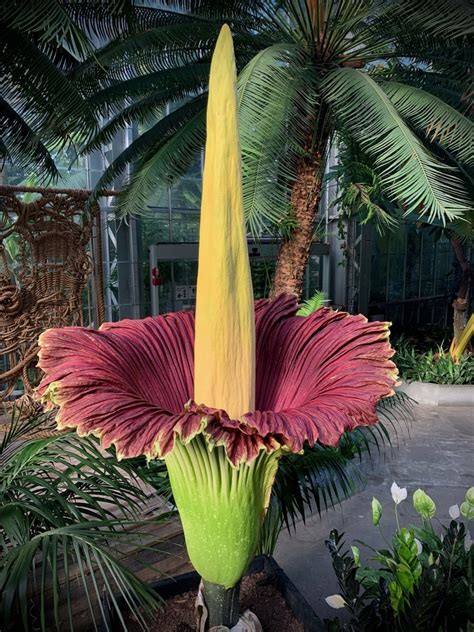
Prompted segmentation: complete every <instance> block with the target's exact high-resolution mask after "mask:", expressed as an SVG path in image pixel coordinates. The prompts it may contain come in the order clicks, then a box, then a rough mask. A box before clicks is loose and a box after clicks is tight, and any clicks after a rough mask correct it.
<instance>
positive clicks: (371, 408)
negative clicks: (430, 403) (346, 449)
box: [244, 296, 397, 451]
mask: <svg viewBox="0 0 474 632" xmlns="http://www.w3.org/2000/svg"><path fill="white" fill-rule="evenodd" d="M296 310H297V305H296V300H295V299H293V298H291V297H284V296H282V297H279V298H278V299H277V300H275V301H273V302H268V301H261V302H259V304H258V305H257V308H256V322H257V331H256V334H257V383H256V397H257V400H256V408H257V410H256V411H255V412H254V413H249V414H247V415H245V416H244V420H245V422H246V423H248V424H249V425H250V426H253V427H254V428H256V429H257V431H258V433H259V434H260V435H262V436H263V437H265V436H267V434H270V433H271V434H273V435H275V436H278V437H279V439H280V440H282V441H283V443H284V445H285V446H286V447H287V448H289V449H290V450H292V451H299V450H301V449H302V448H303V444H304V442H305V441H307V442H308V443H309V444H314V443H315V442H316V441H320V442H321V443H324V444H326V445H336V444H337V442H338V441H339V439H340V437H341V435H342V434H343V433H344V431H346V430H351V429H353V428H355V427H356V426H361V425H370V424H374V423H376V421H377V415H376V406H377V403H378V401H379V400H380V399H381V398H382V397H386V396H388V395H391V394H392V393H393V387H394V385H395V383H396V374H397V372H396V368H395V365H394V364H393V362H391V361H390V357H391V356H392V355H393V350H392V349H391V347H390V344H389V342H388V324H387V323H381V322H373V323H369V322H367V319H366V318H365V317H364V316H361V315H358V316H350V315H348V314H346V313H344V312H335V311H332V310H330V309H326V308H323V309H320V310H318V311H316V312H315V313H313V314H312V315H311V316H306V317H302V316H295V313H296Z"/></svg>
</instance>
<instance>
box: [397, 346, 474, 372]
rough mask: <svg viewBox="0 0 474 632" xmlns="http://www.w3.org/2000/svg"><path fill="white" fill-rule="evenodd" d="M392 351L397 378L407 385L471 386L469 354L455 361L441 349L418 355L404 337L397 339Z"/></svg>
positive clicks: (472, 368)
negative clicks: (394, 352)
mask: <svg viewBox="0 0 474 632" xmlns="http://www.w3.org/2000/svg"><path fill="white" fill-rule="evenodd" d="M395 349H396V354H395V361H396V363H397V367H398V370H399V372H400V377H401V378H402V379H403V380H406V381H407V382H432V383H434V384H472V383H474V357H472V356H470V355H465V356H463V355H461V356H460V357H459V359H453V357H452V356H451V354H450V353H449V352H447V351H445V350H444V349H443V347H442V346H439V347H438V349H436V350H435V351H433V350H428V351H424V352H419V351H417V349H416V348H415V347H414V346H413V345H412V344H411V343H410V341H409V340H407V339H405V338H404V337H400V338H399V339H398V340H397V342H396V344H395Z"/></svg>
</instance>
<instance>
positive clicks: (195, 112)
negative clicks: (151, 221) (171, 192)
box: [95, 94, 207, 212]
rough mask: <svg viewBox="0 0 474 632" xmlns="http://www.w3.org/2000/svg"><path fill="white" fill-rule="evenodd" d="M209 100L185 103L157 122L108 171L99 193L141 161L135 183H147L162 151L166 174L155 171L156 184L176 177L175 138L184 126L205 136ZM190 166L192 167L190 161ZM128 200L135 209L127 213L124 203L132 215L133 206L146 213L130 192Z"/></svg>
mask: <svg viewBox="0 0 474 632" xmlns="http://www.w3.org/2000/svg"><path fill="white" fill-rule="evenodd" d="M206 98H207V94H202V95H199V96H198V97H195V98H194V99H191V100H190V101H188V102H186V103H184V104H183V105H181V107H179V108H177V109H176V110H174V111H173V112H171V113H170V114H169V115H168V116H166V117H165V118H163V119H161V120H160V121H158V122H157V123H155V125H153V127H151V128H150V129H149V130H148V131H146V132H144V133H143V134H142V135H141V136H139V137H138V138H137V139H136V140H134V141H133V142H132V143H131V144H130V145H129V146H128V147H127V149H125V150H124V151H123V152H122V153H121V154H119V156H117V158H116V159H115V160H114V161H113V162H112V163H111V164H110V165H109V166H108V167H107V169H106V170H105V171H104V173H103V174H102V176H101V178H100V179H99V181H98V183H97V185H96V187H95V194H96V195H98V194H99V193H100V191H101V190H102V189H104V188H106V187H107V186H108V185H110V184H111V183H112V182H113V181H114V179H115V178H116V177H117V176H119V175H120V174H122V173H123V172H124V171H125V169H126V168H127V166H128V165H130V164H131V163H133V162H134V161H137V160H138V161H139V163H138V164H137V165H136V167H135V170H134V174H133V181H136V180H137V179H138V178H143V180H144V181H145V179H146V178H147V177H148V176H149V174H150V171H151V169H150V167H151V165H150V164H148V161H149V160H150V159H153V158H156V160H158V159H159V154H158V152H159V150H160V149H163V151H164V157H165V158H166V159H167V162H166V167H165V170H164V171H163V172H160V171H156V170H154V171H153V174H152V175H153V177H155V178H157V180H156V181H155V183H156V185H158V184H159V180H160V178H161V181H162V182H167V181H168V179H170V178H171V177H172V176H173V175H176V172H177V169H178V168H179V165H178V163H177V161H175V158H174V157H173V145H174V143H173V137H174V135H175V134H178V133H179V132H180V131H181V129H182V127H184V126H187V125H189V128H188V129H189V130H191V131H193V132H194V133H199V129H201V132H200V133H201V135H203V122H204V107H205V103H206ZM199 122H200V123H199ZM189 133H190V132H188V134H187V136H186V133H185V132H183V134H182V135H181V136H180V137H181V138H182V137H183V136H184V137H185V138H186V137H187V139H189ZM180 137H178V140H177V141H176V146H178V143H179V139H180ZM202 142H203V136H202V137H201V143H202ZM181 154H182V156H183V157H184V158H185V159H186V155H185V149H184V147H182V150H181ZM193 157H194V156H191V152H189V155H188V157H187V158H188V159H189V160H190V161H192V159H193ZM186 164H187V165H189V164H190V162H187V163H186ZM130 186H133V183H132V182H130ZM128 191H130V189H128ZM148 192H149V191H148ZM139 193H140V192H139ZM142 197H143V196H141V197H140V202H141V199H142ZM127 199H128V201H129V202H130V204H131V206H130V211H127V209H126V207H125V204H122V209H123V210H124V211H125V212H131V209H132V207H133V211H134V212H137V211H138V212H140V210H143V207H140V205H139V204H138V203H137V202H136V201H135V200H134V199H132V198H131V197H130V192H129V193H127Z"/></svg>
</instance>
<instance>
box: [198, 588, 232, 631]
mask: <svg viewBox="0 0 474 632" xmlns="http://www.w3.org/2000/svg"><path fill="white" fill-rule="evenodd" d="M203 585H204V601H205V603H206V607H207V610H208V615H209V616H208V620H207V627H208V628H213V627H214V626H219V625H223V626H226V627H228V628H232V627H234V625H236V624H237V622H238V620H239V595H240V582H238V583H237V584H236V585H235V586H233V587H232V588H229V589H226V588H224V586H220V585H219V584H213V583H211V582H207V581H206V580H205V579H204V580H203Z"/></svg>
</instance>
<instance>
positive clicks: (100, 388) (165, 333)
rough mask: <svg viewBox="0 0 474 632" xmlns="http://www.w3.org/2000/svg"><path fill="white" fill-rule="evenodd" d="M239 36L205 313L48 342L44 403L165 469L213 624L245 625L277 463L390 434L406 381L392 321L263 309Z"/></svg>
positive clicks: (211, 178) (211, 192) (213, 205)
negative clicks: (257, 292) (386, 417)
mask: <svg viewBox="0 0 474 632" xmlns="http://www.w3.org/2000/svg"><path fill="white" fill-rule="evenodd" d="M238 138H239V137H238V124H237V108H236V71H235V62H234V54H233V45H232V37H231V33H230V31H229V28H228V27H227V26H224V27H223V28H222V31H221V33H220V36H219V39H218V41H217V45H216V49H215V52H214V56H213V60H212V66H211V75H210V84H209V100H208V109H207V140H206V159H205V170H204V178H203V194H202V208H201V227H200V246H199V274H198V284H197V303H196V313H195V315H194V314H192V313H190V312H178V313H173V314H167V315H164V316H159V317H156V318H145V319H144V320H123V321H121V322H118V323H107V324H105V325H103V326H102V327H101V328H100V329H99V331H93V330H90V329H86V328H82V327H65V328H63V329H50V330H48V331H46V332H45V333H43V334H42V336H41V338H40V354H39V365H40V367H41V369H42V370H43V371H44V379H43V381H42V382H41V384H40V386H39V389H38V392H39V395H40V396H41V397H42V398H43V400H44V401H46V402H49V404H50V405H54V406H57V407H58V412H57V423H58V427H59V428H68V427H74V428H77V431H78V433H79V434H80V435H87V434H94V435H96V436H97V437H100V439H101V442H102V445H103V446H104V447H105V448H107V447H109V446H110V445H112V444H114V445H115V447H116V449H117V454H118V456H119V458H127V457H136V456H138V455H146V457H147V458H148V459H165V462H166V465H167V468H168V471H169V476H170V481H171V485H172V490H173V494H174V498H175V502H176V505H177V507H178V510H179V513H180V516H181V520H182V523H183V529H184V534H185V539H186V545H187V549H188V553H189V557H190V559H191V561H192V563H193V565H194V566H195V568H196V570H197V571H198V572H199V573H200V575H201V577H202V578H203V586H204V593H203V594H204V600H205V603H206V606H207V608H208V610H209V623H208V625H209V626H210V627H212V626H216V625H226V626H229V627H231V626H233V625H235V623H236V622H237V619H238V616H239V615H238V582H239V580H240V578H241V577H242V575H243V574H244V572H245V570H246V568H247V565H248V564H249V562H250V560H251V559H252V557H253V555H254V553H255V550H256V547H257V543H258V538H259V531H260V528H261V525H262V521H263V519H264V516H265V513H266V510H267V507H268V503H269V498H270V493H271V488H272V483H273V481H274V478H275V474H276V471H277V468H278V460H279V458H280V457H281V455H282V454H283V453H284V452H285V451H286V452H288V451H289V452H300V451H302V450H303V449H304V446H305V444H306V443H307V444H309V445H314V444H315V443H316V442H317V441H320V442H321V443H324V444H326V445H332V446H334V445H336V444H337V443H338V440H339V438H340V437H341V435H342V433H344V432H345V431H346V430H350V429H352V428H355V427H356V426H359V425H367V424H373V423H375V422H376V421H377V416H376V405H377V403H378V401H379V400H380V398H382V397H386V396H389V395H391V394H392V393H393V385H394V383H395V376H396V369H395V365H394V364H393V363H392V362H391V361H390V357H391V355H392V353H393V351H392V349H391V347H390V345H389V342H388V335H389V334H388V325H387V323H380V322H374V323H368V322H367V320H366V318H365V317H363V316H349V315H348V314H345V313H342V312H336V311H332V310H330V309H327V308H322V309H319V310H317V311H316V312H314V313H313V314H311V315H310V316H305V317H303V316H298V315H296V312H297V309H298V306H297V303H296V299H295V298H293V297H290V296H281V297H279V298H277V299H276V300H273V301H267V300H263V301H257V302H256V304H255V305H254V301H253V293H252V283H251V277H250V266H249V259H248V252H247V239H246V231H245V221H244V212H243V204H242V186H241V167H240V148H239V140H238Z"/></svg>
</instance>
